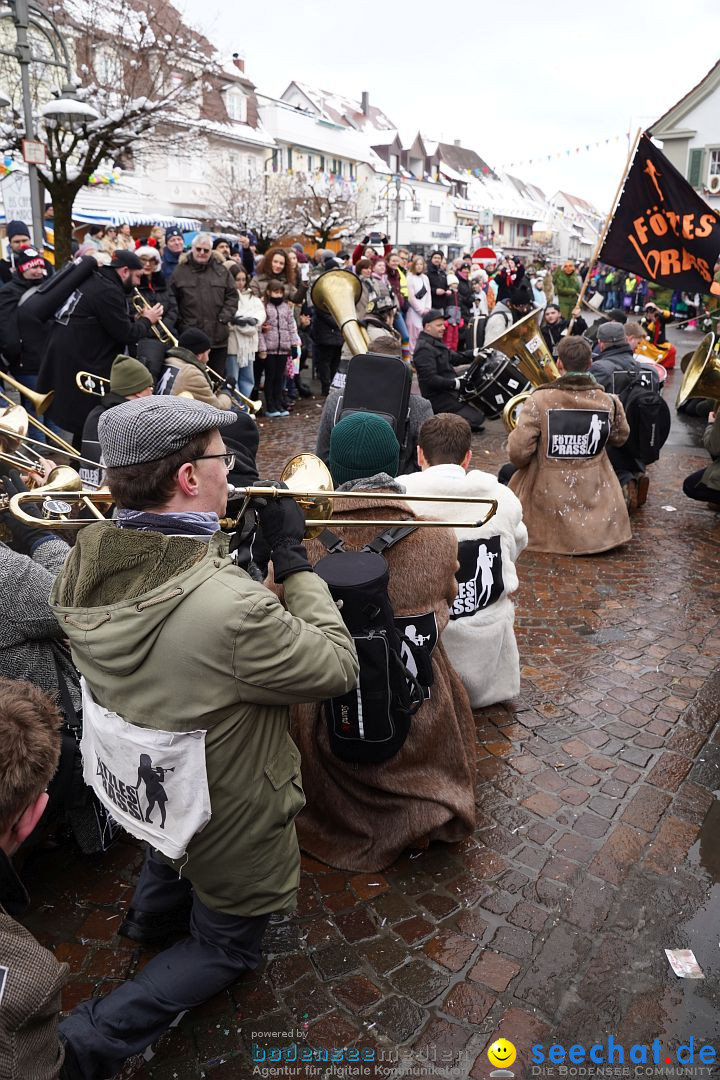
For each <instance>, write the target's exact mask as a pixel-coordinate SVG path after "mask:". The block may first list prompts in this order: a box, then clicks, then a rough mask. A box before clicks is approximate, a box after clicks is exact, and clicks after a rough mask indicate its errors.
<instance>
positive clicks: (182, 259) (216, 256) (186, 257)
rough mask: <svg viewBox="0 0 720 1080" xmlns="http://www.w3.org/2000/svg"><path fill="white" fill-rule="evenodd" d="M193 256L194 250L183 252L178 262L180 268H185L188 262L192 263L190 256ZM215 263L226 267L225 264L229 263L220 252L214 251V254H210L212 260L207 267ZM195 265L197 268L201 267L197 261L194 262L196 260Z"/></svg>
mask: <svg viewBox="0 0 720 1080" xmlns="http://www.w3.org/2000/svg"><path fill="white" fill-rule="evenodd" d="M191 255H192V250H190V251H183V253H182V255H181V256H180V258H179V259H178V262H177V264H178V266H184V265H185V263H188V262H190V256H191ZM213 261H215V262H216V263H219V264H220V266H224V265H225V263H226V262H227V260H226V259H225V258H223V256H222V255H221V254H220V252H219V251H213V252H211V254H210V259H209V260H208V262H207V265H208V266H210V264H211V262H213ZM193 263H194V264H195V265H196V266H199V263H195V260H194V259H193Z"/></svg>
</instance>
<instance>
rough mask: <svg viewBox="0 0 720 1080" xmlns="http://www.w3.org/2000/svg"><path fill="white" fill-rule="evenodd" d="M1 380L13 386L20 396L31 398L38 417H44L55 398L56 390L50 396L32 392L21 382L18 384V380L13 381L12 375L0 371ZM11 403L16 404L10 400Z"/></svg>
mask: <svg viewBox="0 0 720 1080" xmlns="http://www.w3.org/2000/svg"><path fill="white" fill-rule="evenodd" d="M0 379H2V380H3V381H4V382H6V383H8V384H9V385H10V386H12V388H13V389H14V390H17V392H18V393H19V394H23V395H24V396H25V397H26V398H29V400H30V401H32V403H33V406H34V407H35V412H36V413H37V414H38V416H42V414H43V413H44V412H47V410H48V409H49V408H50V406H51V405H52V400H53V398H54V397H55V391H54V390H51V391H50V392H49V393H48V394H38V393H37V392H36V391H35V390H31V389H30V388H29V387H28V386H24V385H23V384H22V383H21V382H18V381H17V379H13V377H12V375H8V374H7V372H5V371H0ZM10 401H11V404H14V402H12V399H10Z"/></svg>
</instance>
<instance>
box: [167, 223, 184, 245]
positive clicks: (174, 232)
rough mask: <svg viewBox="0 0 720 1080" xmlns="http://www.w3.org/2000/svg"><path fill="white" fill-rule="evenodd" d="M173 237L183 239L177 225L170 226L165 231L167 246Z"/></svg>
mask: <svg viewBox="0 0 720 1080" xmlns="http://www.w3.org/2000/svg"><path fill="white" fill-rule="evenodd" d="M171 236H180V237H182V233H181V232H180V230H179V229H178V227H177V225H170V226H168V228H167V229H166V230H165V243H166V244H167V242H168V240H169V239H170V237H171Z"/></svg>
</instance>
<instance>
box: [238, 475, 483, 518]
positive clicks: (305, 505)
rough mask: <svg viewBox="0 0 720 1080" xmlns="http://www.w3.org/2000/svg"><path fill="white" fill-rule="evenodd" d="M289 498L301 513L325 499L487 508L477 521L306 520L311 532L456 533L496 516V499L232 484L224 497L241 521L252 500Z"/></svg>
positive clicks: (319, 504) (320, 503) (320, 504)
mask: <svg viewBox="0 0 720 1080" xmlns="http://www.w3.org/2000/svg"><path fill="white" fill-rule="evenodd" d="M286 495H289V496H290V498H291V499H295V501H296V502H298V503H299V504H300V506H301V508H302V509H304V510H306V509H313V508H314V507H315V506H316V505H317V506H320V507H321V506H322V503H323V502H324V501H325V500H326V499H363V500H365V501H366V502H367V500H368V499H373V500H374V499H382V500H387V501H390V502H396V503H398V502H435V503H438V502H442V503H466V504H467V503H473V504H476V503H477V504H479V503H484V504H485V505H487V506H489V507H490V509H489V510H488V512H487V514H486V515H485V517H483V518H482V519H481V520H479V521H414V520H412V519H406V520H405V521H376V520H375V519H373V520H372V521H370V520H367V521H362V520H354V521H339V520H338V519H337V518H333V517H328V518H327V519H317V518H313V517H308V521H309V522H310V524H311V525H312V527H313V529H317V528H324V527H325V526H330V525H334V526H335V527H336V528H343V527H345V528H360V527H361V526H368V525H373V526H374V525H379V526H380V527H381V528H391V527H392V526H394V525H418V526H423V527H434V528H448V527H449V526H450V527H454V528H456V529H479V528H480V526H481V525H484V524H485V523H486V522H488V521H489V520H490V518H491V517H494V516H495V514H496V513H497V508H498V504H497V499H481V498H472V499H471V498H468V497H467V496H465V495H443V496H442V497H438V496H437V495H404V494H402V492H392V491H291V490H290V489H289V488H277V487H246V488H241V487H235V486H234V485H233V484H228V497H229V498H231V499H244V500H245V501H244V503H243V505H242V507H241V509H240V513H239V514H238V517H242V515H243V514H244V513H245V510H246V508H247V505H248V503H249V502H250V500H251V499H254V498H263V499H268V498H269V499H281V498H283V497H284V496H286Z"/></svg>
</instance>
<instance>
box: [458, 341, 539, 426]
mask: <svg viewBox="0 0 720 1080" xmlns="http://www.w3.org/2000/svg"><path fill="white" fill-rule="evenodd" d="M463 384H464V385H463V387H462V389H461V391H460V396H461V397H462V398H463V400H464V401H467V402H468V403H469V404H472V405H477V406H479V407H480V408H481V409H482V410H483V412H484V413H485V415H486V416H487V417H488V419H489V420H496V419H497V417H498V416H502V412H503V409H504V408H505V406H506V405H507V403H508V401H510V399H511V398H514V397H516V396H517V395H518V394H522V393H523V392H524V391H525V390H530V389H531V384H530V383H529V382H528V380H527V379H526V378H525V377H524V375H521V374H520V372H519V371H518V369H517V368H516V367H515V365H514V364H513V363H512V361H511V360H509V359H508V358H507V356H505V355H504V354H503V353H501V352H497V351H495V350H493V352H492V353H491V354H490V356H489V357H488V358H487V359H486V360H483V361H476V362H475V363H474V364H471V365H470V367H469V368H468V370H467V372H466V374H465V376H464V378H463Z"/></svg>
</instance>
